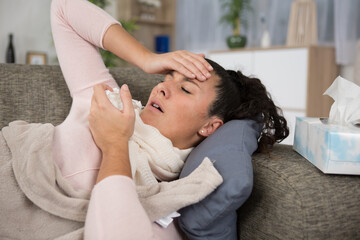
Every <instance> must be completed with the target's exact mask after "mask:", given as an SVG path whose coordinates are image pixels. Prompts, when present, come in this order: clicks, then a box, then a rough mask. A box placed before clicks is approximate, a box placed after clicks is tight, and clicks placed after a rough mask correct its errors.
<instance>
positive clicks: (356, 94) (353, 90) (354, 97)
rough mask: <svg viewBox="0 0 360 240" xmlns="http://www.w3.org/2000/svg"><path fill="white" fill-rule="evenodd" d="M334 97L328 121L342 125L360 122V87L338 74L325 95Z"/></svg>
mask: <svg viewBox="0 0 360 240" xmlns="http://www.w3.org/2000/svg"><path fill="white" fill-rule="evenodd" d="M325 94H326V95H328V96H330V97H332V98H333V99H334V101H335V102H334V103H333V105H332V106H331V109H330V114H329V119H328V123H330V124H336V125H341V126H350V125H351V126H352V125H356V124H360V87H359V86H358V85H356V84H355V83H353V82H351V81H349V80H346V79H344V78H342V77H340V76H338V77H337V78H336V79H335V81H334V82H333V84H331V86H330V87H329V88H328V89H327V90H326V91H325V93H324V95H325Z"/></svg>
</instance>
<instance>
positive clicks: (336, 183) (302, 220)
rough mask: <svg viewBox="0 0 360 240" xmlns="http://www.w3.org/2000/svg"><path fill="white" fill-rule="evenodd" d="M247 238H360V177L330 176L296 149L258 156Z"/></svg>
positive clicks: (244, 225) (243, 213) (244, 227)
mask: <svg viewBox="0 0 360 240" xmlns="http://www.w3.org/2000/svg"><path fill="white" fill-rule="evenodd" d="M253 165H254V188H253V192H252V194H251V196H250V198H249V199H248V201H247V202H246V203H245V204H244V205H243V206H242V207H241V208H240V209H239V211H238V225H239V231H240V232H239V235H240V238H241V239H360V227H359V226H360V225H359V224H360V201H359V199H360V176H346V175H326V174H324V173H322V172H321V171H320V170H318V169H317V168H316V167H314V166H313V165H312V164H311V163H310V162H308V161H307V160H306V159H305V158H303V157H302V156H300V155H299V154H298V153H296V152H295V151H293V149H292V146H288V145H275V146H274V148H273V151H272V152H271V153H270V157H269V154H256V155H254V156H253Z"/></svg>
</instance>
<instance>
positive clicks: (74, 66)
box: [51, 0, 119, 189]
mask: <svg viewBox="0 0 360 240" xmlns="http://www.w3.org/2000/svg"><path fill="white" fill-rule="evenodd" d="M112 24H119V23H118V22H117V21H116V20H115V19H113V18H112V17H111V16H110V15H108V14H107V13H106V12H104V11H103V10H102V9H100V8H98V7H96V6H95V5H94V4H92V3H90V2H88V1H87V0H53V1H52V4H51V28H52V34H53V38H54V42H55V47H56V52H57V56H58V60H59V63H60V66H61V70H62V73H63V75H64V78H65V81H66V83H67V85H68V87H69V90H70V94H71V96H72V98H73V102H72V106H71V110H70V113H69V115H68V116H67V118H66V119H65V121H64V122H63V123H62V124H60V125H58V126H56V128H55V132H54V138H53V155H54V161H55V162H56V164H57V165H58V167H59V168H60V170H61V173H62V174H63V176H65V177H66V178H68V180H69V182H70V183H71V184H72V185H73V186H74V187H75V188H79V189H92V187H93V185H94V183H95V180H96V176H97V171H98V168H99V166H100V160H101V152H100V150H99V149H98V148H97V146H96V145H95V142H94V141H93V139H92V136H91V133H90V130H89V128H88V119H87V118H88V114H89V111H90V106H91V97H92V94H93V89H92V87H93V86H94V85H96V84H98V83H106V84H108V85H110V86H111V87H117V84H116V82H115V80H114V79H113V77H112V76H111V74H110V73H109V70H108V69H107V68H106V67H105V65H104V62H103V60H102V57H101V55H100V53H99V50H98V47H102V40H103V36H104V34H105V32H106V31H107V29H108V28H109V27H110V26H111V25H112Z"/></svg>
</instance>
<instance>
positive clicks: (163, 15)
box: [117, 0, 176, 51]
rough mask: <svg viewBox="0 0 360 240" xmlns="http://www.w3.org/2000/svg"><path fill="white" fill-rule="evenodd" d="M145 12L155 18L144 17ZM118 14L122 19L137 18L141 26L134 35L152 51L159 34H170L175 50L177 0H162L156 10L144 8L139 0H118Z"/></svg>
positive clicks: (171, 48) (171, 45)
mask: <svg viewBox="0 0 360 240" xmlns="http://www.w3.org/2000/svg"><path fill="white" fill-rule="evenodd" d="M144 13H145V14H146V13H148V14H149V15H152V16H153V18H152V19H146V18H143V17H142V16H144ZM117 15H118V18H119V19H120V20H130V19H136V20H137V21H136V24H137V25H139V26H140V28H139V29H138V30H136V31H135V32H134V34H133V35H134V37H135V38H136V39H137V40H138V41H140V42H141V43H142V44H143V45H144V46H145V47H147V48H148V49H150V50H151V51H155V37H156V36H158V35H168V36H169V37H170V50H174V48H175V15H176V0H161V7H160V8H158V9H154V10H146V9H145V10H144V9H143V8H142V6H141V4H140V3H139V2H138V1H137V0H118V10H117Z"/></svg>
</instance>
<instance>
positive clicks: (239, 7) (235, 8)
mask: <svg viewBox="0 0 360 240" xmlns="http://www.w3.org/2000/svg"><path fill="white" fill-rule="evenodd" d="M221 1H222V2H223V3H222V5H221V7H222V9H223V10H224V12H225V13H224V15H223V16H222V17H221V19H220V23H225V24H230V25H231V27H232V30H233V35H232V36H229V37H227V39H226V42H227V45H228V47H229V48H241V47H245V45H246V36H244V35H241V34H240V27H241V24H242V25H243V26H244V27H245V28H246V27H247V21H246V18H245V12H246V11H248V10H252V9H251V6H250V0H221Z"/></svg>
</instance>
